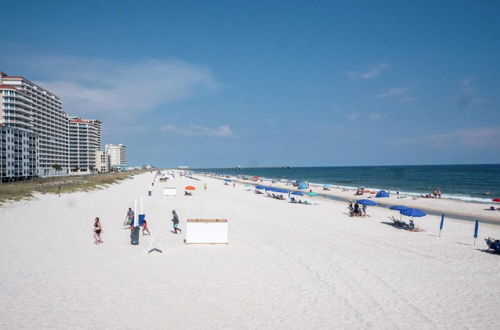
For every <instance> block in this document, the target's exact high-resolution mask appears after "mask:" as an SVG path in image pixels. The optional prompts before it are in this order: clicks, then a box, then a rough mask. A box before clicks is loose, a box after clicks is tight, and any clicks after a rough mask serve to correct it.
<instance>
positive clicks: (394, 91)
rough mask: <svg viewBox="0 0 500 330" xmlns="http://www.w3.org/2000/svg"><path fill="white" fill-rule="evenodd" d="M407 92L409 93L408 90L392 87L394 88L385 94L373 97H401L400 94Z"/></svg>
mask: <svg viewBox="0 0 500 330" xmlns="http://www.w3.org/2000/svg"><path fill="white" fill-rule="evenodd" d="M408 91H409V89H408V88H406V87H394V88H391V89H389V90H388V91H387V92H385V93H380V94H377V95H376V96H375V97H377V98H382V97H388V96H394V95H401V94H405V93H406V92H408Z"/></svg>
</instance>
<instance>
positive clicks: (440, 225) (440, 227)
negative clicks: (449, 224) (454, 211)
mask: <svg viewBox="0 0 500 330" xmlns="http://www.w3.org/2000/svg"><path fill="white" fill-rule="evenodd" d="M443 226H444V214H442V215H441V223H440V224H439V237H441V230H443Z"/></svg>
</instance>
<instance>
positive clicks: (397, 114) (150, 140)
mask: <svg viewBox="0 0 500 330" xmlns="http://www.w3.org/2000/svg"><path fill="white" fill-rule="evenodd" d="M2 13H3V15H2V23H3V24H2V26H3V32H2V34H1V35H0V70H1V71H4V72H7V73H8V74H11V75H23V76H25V77H26V78H27V79H30V80H32V81H35V82H37V83H39V84H40V85H42V86H43V87H45V88H47V89H49V90H51V91H53V92H54V93H56V94H58V95H59V96H60V97H61V98H62V100H63V102H64V110H65V111H66V112H68V113H70V114H72V115H80V116H82V117H84V118H85V117H87V118H97V119H101V120H102V121H103V122H104V142H105V143H124V144H126V145H127V146H128V151H129V163H130V164H131V165H140V164H144V163H153V164H155V165H157V166H162V167H166V166H177V165H182V164H185V165H190V166H193V167H232V166H236V165H241V166H280V165H285V164H286V165H291V166H321V165H333V166H335V165H385V164H450V163H500V60H499V59H500V42H499V40H500V20H499V19H498V17H499V15H500V2H499V1H479V0H477V1H472V0H469V1H457V0H455V1H412V2H410V1H338V2H333V1H324V2H322V1H301V2H299V1H282V2H278V1H276V2H268V1H195V2H191V1H180V2H176V3H174V2H170V3H169V2H166V1H140V2H138V1H120V2H116V1H43V2H40V1H24V2H22V4H20V3H19V2H13V1H10V2H4V3H3V4H2Z"/></svg>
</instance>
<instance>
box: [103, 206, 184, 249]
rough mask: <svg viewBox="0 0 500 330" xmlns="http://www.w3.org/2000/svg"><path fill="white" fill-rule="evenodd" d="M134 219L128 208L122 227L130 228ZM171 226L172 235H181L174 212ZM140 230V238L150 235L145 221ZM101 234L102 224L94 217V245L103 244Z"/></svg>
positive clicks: (173, 212)
mask: <svg viewBox="0 0 500 330" xmlns="http://www.w3.org/2000/svg"><path fill="white" fill-rule="evenodd" d="M134 217H135V213H134V211H132V208H130V207H129V209H128V211H127V215H126V216H125V221H124V223H123V225H124V226H126V227H131V228H132V224H133V222H134ZM172 225H173V233H174V234H177V233H178V232H179V233H182V229H181V228H180V221H179V216H178V215H177V212H176V211H175V210H172ZM140 227H141V228H142V236H144V235H151V233H150V232H149V227H148V222H147V221H146V219H144V220H143V221H142V224H141V226H140ZM102 233H103V230H102V224H101V221H100V219H99V217H96V218H95V220H94V228H93V234H94V243H95V244H101V243H104V242H103V241H102V238H101V234H102Z"/></svg>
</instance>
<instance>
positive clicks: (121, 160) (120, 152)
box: [106, 144, 127, 170]
mask: <svg viewBox="0 0 500 330" xmlns="http://www.w3.org/2000/svg"><path fill="white" fill-rule="evenodd" d="M106 153H107V154H108V155H109V156H110V159H111V167H112V168H119V169H122V170H125V169H126V168H127V147H126V146H125V145H123V144H106Z"/></svg>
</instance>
